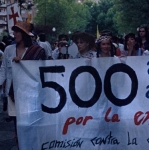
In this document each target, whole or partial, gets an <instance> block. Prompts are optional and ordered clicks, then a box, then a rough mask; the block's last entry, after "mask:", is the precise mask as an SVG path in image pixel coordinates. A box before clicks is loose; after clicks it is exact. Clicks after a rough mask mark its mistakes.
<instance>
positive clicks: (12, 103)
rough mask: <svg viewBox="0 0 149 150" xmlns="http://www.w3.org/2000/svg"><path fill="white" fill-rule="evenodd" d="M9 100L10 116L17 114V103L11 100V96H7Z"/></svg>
mask: <svg viewBox="0 0 149 150" xmlns="http://www.w3.org/2000/svg"><path fill="white" fill-rule="evenodd" d="M7 100H8V106H7V108H8V115H9V116H16V108H15V103H14V102H13V101H12V100H11V98H10V96H8V97H7Z"/></svg>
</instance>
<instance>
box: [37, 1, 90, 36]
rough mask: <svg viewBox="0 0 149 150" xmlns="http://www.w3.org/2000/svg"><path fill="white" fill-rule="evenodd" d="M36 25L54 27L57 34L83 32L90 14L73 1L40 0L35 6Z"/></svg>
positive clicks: (84, 7) (85, 8)
mask: <svg viewBox="0 0 149 150" xmlns="http://www.w3.org/2000/svg"><path fill="white" fill-rule="evenodd" d="M37 10H38V13H37V15H36V18H35V23H36V25H43V26H48V27H49V28H51V30H52V27H55V28H56V32H57V34H61V33H68V31H71V32H73V31H76V30H83V29H84V28H85V25H86V24H87V21H88V18H89V17H90V13H89V11H88V9H87V7H86V6H84V5H81V4H78V3H76V2H75V0H71V1H70V0H56V1H53V0H41V1H38V4H37Z"/></svg>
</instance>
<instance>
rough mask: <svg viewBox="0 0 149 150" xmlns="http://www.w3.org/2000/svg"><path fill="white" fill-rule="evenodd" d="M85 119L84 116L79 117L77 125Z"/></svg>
mask: <svg viewBox="0 0 149 150" xmlns="http://www.w3.org/2000/svg"><path fill="white" fill-rule="evenodd" d="M82 121H83V117H79V118H78V119H77V121H76V125H79V124H80V123H81V122H82Z"/></svg>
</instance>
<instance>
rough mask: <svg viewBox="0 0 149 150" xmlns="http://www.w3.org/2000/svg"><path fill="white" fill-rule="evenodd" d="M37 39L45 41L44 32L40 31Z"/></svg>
mask: <svg viewBox="0 0 149 150" xmlns="http://www.w3.org/2000/svg"><path fill="white" fill-rule="evenodd" d="M39 40H40V41H41V42H45V41H46V35H45V33H40V34H39Z"/></svg>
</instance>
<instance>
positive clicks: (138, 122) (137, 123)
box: [134, 111, 144, 125]
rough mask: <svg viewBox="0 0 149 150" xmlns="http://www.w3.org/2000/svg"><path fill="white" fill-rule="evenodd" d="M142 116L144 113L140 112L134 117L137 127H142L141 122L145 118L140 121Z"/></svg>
mask: <svg viewBox="0 0 149 150" xmlns="http://www.w3.org/2000/svg"><path fill="white" fill-rule="evenodd" d="M142 114H143V112H142V111H138V112H137V113H136V114H135V116H134V123H135V125H140V124H141V122H142V121H143V119H144V117H143V118H142V119H140V120H139V121H138V119H139V117H140V116H141V115H142Z"/></svg>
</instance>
